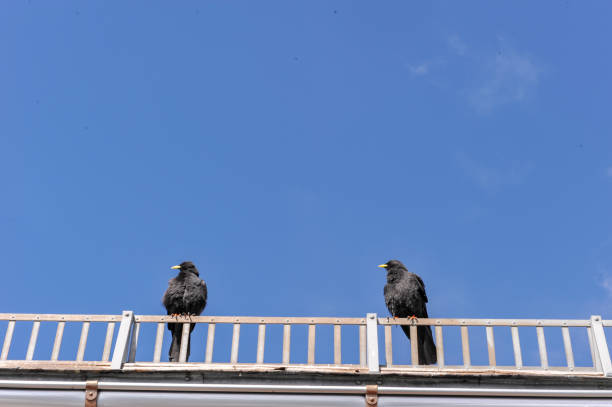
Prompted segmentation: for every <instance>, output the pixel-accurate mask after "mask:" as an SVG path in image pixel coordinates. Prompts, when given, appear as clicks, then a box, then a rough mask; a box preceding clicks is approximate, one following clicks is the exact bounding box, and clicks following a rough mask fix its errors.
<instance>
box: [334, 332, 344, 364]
mask: <svg viewBox="0 0 612 407" xmlns="http://www.w3.org/2000/svg"><path fill="white" fill-rule="evenodd" d="M341 328H342V326H341V325H334V364H336V365H340V364H342V336H341V335H342V331H341Z"/></svg>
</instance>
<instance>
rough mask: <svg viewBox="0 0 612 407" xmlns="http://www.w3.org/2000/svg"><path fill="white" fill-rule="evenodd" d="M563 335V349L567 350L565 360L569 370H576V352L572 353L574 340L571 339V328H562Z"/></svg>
mask: <svg viewBox="0 0 612 407" xmlns="http://www.w3.org/2000/svg"><path fill="white" fill-rule="evenodd" d="M561 334H562V335H563V347H564V348H565V359H566V360H567V368H568V369H569V370H574V368H575V367H576V366H575V364H574V352H573V351H572V340H571V339H570V334H569V328H568V327H566V326H564V327H562V328H561Z"/></svg>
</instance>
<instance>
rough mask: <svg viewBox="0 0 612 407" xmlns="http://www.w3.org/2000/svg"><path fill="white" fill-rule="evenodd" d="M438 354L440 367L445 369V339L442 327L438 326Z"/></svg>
mask: <svg viewBox="0 0 612 407" xmlns="http://www.w3.org/2000/svg"><path fill="white" fill-rule="evenodd" d="M435 331H436V354H437V359H438V367H439V368H440V369H443V368H444V338H443V336H442V327H441V326H436V329H435Z"/></svg>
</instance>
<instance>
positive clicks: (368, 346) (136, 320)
mask: <svg viewBox="0 0 612 407" xmlns="http://www.w3.org/2000/svg"><path fill="white" fill-rule="evenodd" d="M372 315H374V316H373V317H372ZM26 316H27V317H31V318H32V319H30V320H29V321H31V322H33V326H32V333H31V336H30V342H29V344H28V352H27V354H26V358H25V360H13V361H7V359H8V353H9V349H10V345H11V341H12V336H13V330H14V327H15V322H16V321H27V320H28V319H27V318H26ZM119 318H120V317H119V316H107V315H98V316H96V315H93V316H88V315H60V314H57V315H56V314H0V320H2V319H4V320H7V321H8V327H7V330H6V333H5V339H4V345H3V348H2V354H1V355H0V367H4V368H7V367H12V366H19V363H23V366H26V365H27V366H30V367H34V366H36V367H37V368H38V367H40V368H43V369H53V364H52V363H50V362H57V363H58V365H57V366H58V368H59V366H60V364H65V363H76V364H79V363H89V364H90V365H89V366H94V364H99V363H102V362H104V361H108V359H109V356H110V351H111V348H112V345H113V332H114V324H115V322H113V321H117V320H119ZM192 318H193V319H194V322H199V320H197V321H196V318H200V317H192ZM205 319H206V320H208V321H216V322H211V323H209V327H208V338H207V341H206V355H205V363H208V364H211V366H210V367H208V368H210V369H217V368H218V366H226V365H227V366H228V367H232V369H248V367H246V366H247V365H249V364H244V363H243V364H238V348H239V336H240V326H241V324H243V323H247V324H254V323H258V325H259V334H258V343H257V359H256V363H257V365H258V367H261V368H265V367H266V366H272V365H274V364H270V363H268V364H265V363H264V360H263V351H264V349H265V326H266V322H265V321H270V322H269V323H272V324H279V323H281V322H283V325H284V327H283V354H282V363H283V364H284V365H285V366H287V368H288V369H289V368H291V369H295V370H296V371H304V370H313V369H314V370H317V371H318V370H320V371H332V370H334V369H336V370H338V371H340V370H341V369H346V371H350V369H357V371H358V369H359V367H366V366H367V368H368V370H369V371H371V372H378V371H380V362H379V355H378V329H377V326H378V325H379V324H380V325H383V326H384V334H385V356H386V359H387V367H384V369H385V370H384V371H385V372H388V371H394V372H395V371H397V372H401V371H402V369H405V368H406V367H407V366H405V365H394V364H393V356H392V338H391V336H392V335H391V332H392V326H393V325H398V324H404V325H408V326H410V334H411V335H410V336H411V337H412V340H411V356H412V368H417V369H419V370H423V371H431V370H432V369H436V371H448V372H452V373H453V374H456V373H459V372H461V371H463V372H474V371H481V370H483V369H486V368H487V366H486V365H485V366H472V364H471V357H470V347H469V336H468V335H467V334H468V326H481V327H485V328H486V334H487V348H488V352H489V365H488V367H490V368H493V367H496V360H495V357H496V355H495V343H494V338H493V327H494V326H510V327H511V333H512V345H513V350H514V356H515V367H514V368H515V369H520V370H521V371H522V372H542V374H544V371H545V370H546V369H550V371H551V372H556V371H557V370H558V369H559V368H558V367H550V366H549V365H548V354H547V352H548V349H547V348H546V341H545V336H544V330H543V327H544V326H556V327H560V328H561V331H562V334H563V344H564V350H565V354H566V358H567V364H568V367H567V369H569V370H570V371H572V372H573V374H577V375H579V374H586V375H592V374H595V370H593V369H591V370H590V371H589V370H588V369H586V370H585V369H584V368H575V363H574V357H573V350H572V344H571V340H570V335H569V327H579V328H581V329H585V328H587V332H588V333H589V343H590V348H591V351H592V355H593V360H594V364H595V366H596V367H597V370H598V371H600V372H602V373H603V374H606V375H612V363H610V355H609V352H608V350H607V343H606V338H605V333H604V330H603V327H604V326H612V321H601V318H600V317H597V316H594V317H592V318H591V319H590V320H495V319H492V320H484V319H479V320H476V319H466V320H463V319H461V320H460V319H426V318H423V319H419V320H416V321H413V320H409V319H407V318H398V319H397V320H393V319H390V318H380V319H378V318H376V315H375V314H368V315H367V317H366V318H365V319H364V318H329V317H325V318H302V317H300V318H279V317H205ZM41 321H58V322H59V323H58V326H57V331H56V335H55V342H54V344H53V351H52V353H51V359H50V360H47V361H34V360H33V355H34V350H35V347H36V341H37V339H38V329H39V327H40V322H41ZM66 321H70V322H82V323H83V328H82V331H81V339H80V341H79V348H78V350H77V356H76V361H75V362H68V361H61V362H60V361H58V360H57V359H58V356H59V350H60V347H61V342H62V341H61V340H62V335H63V331H64V326H65V322H66ZM91 321H96V322H98V321H100V322H107V323H108V328H107V335H106V340H105V344H104V351H103V355H102V359H101V361H100V362H97V361H96V362H84V361H83V357H84V352H85V346H86V343H87V337H88V336H87V335H88V331H89V326H90V322H91ZM169 321H171V322H174V323H181V324H182V323H183V322H186V321H188V319H186V318H184V317H179V318H178V319H169V317H168V316H134V315H133V313H131V312H130V311H126V312H125V313H124V314H122V316H121V325H120V327H119V333H118V335H117V338H116V339H115V342H116V343H115V350H114V353H113V358H112V363H111V368H112V369H121V368H122V367H123V362H124V361H126V360H127V361H129V362H135V354H136V350H137V345H138V339H139V327H140V323H141V322H145V323H149V322H151V323H157V334H156V337H155V348H154V355H153V358H152V359H150V360H151V361H147V360H145V361H142V362H139V364H143V363H144V364H146V363H151V364H153V363H157V364H160V369H161V368H163V366H162V365H163V363H161V362H160V360H161V349H162V345H163V332H164V327H165V323H166V322H169ZM425 322H428V323H429V324H431V325H432V326H434V331H435V336H436V346H437V356H438V365H437V366H436V367H431V366H423V365H417V362H418V339H417V338H416V334H417V329H416V328H417V326H420V325H428V324H426V323H425ZM216 323H232V324H234V334H233V336H232V345H231V355H230V361H229V363H227V362H224V363H221V364H219V363H214V364H213V363H212V351H213V345H214V333H215V326H216V325H215V324H216ZM296 323H299V324H303V323H306V324H307V325H308V356H307V364H305V363H295V361H294V362H293V363H292V362H291V361H290V360H289V359H290V344H291V326H292V325H294V324H296ZM319 324H328V325H330V324H331V325H334V341H333V346H334V350H333V353H334V356H333V362H334V363H333V365H332V364H329V365H328V364H320V365H315V332H316V326H317V325H319ZM447 324H451V325H455V326H456V325H459V326H460V327H461V339H462V353H463V366H446V365H445V361H444V342H443V336H442V332H443V326H446V325H447ZM538 324H539V325H538ZM342 325H354V326H358V329H359V365H356V364H347V363H345V364H342V355H341V343H342V341H341V330H342ZM521 326H535V327H536V333H537V339H538V350H539V354H540V360H541V366H540V367H537V368H536V367H533V366H527V367H524V366H523V361H522V353H521V347H520V340H519V335H518V333H519V331H518V327H521ZM188 327H189V325H183V329H184V330H185V332H183V334H187V335H188V334H189V331H188ZM126 338H127V339H126ZM126 341H127V345H126ZM187 344H188V341H187V340H185V341H182V346H181V354H182V355H186V348H187ZM529 351H530V352H531V350H529ZM126 353H127V355H126ZM181 360H184V359H181ZM45 362H46V364H45ZM396 363H397V362H396ZM250 365H253V364H252V363H251V364H250ZM62 366H63V365H62ZM83 366H85V365H83ZM100 366H102V367H96V369H99V368H102V369H107V368H108V365H106V367H104V366H103V365H100ZM117 366H118V367H117ZM64 368H65V367H62V369H64ZM74 368H75V369H81V368H82V367H80V366H79V367H77V365H75V367H74ZM389 369H391V370H389ZM508 369H509V367H504V366H501V367H496V369H495V370H494V372H500V371H508ZM539 369H540V370H539ZM567 369H566V370H565V371H566V372H567ZM353 371H355V370H353ZM492 371H493V370H492ZM530 374H531V373H530Z"/></svg>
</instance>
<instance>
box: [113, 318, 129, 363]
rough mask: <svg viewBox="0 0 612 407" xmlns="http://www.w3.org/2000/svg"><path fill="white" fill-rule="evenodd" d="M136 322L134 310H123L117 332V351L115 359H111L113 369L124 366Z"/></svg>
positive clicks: (114, 355) (114, 354) (114, 353)
mask: <svg viewBox="0 0 612 407" xmlns="http://www.w3.org/2000/svg"><path fill="white" fill-rule="evenodd" d="M133 322H134V313H133V312H132V311H123V313H122V314H121V324H120V325H119V332H118V333H117V340H116V342H115V351H114V352H113V360H112V361H111V369H113V370H119V369H121V367H122V366H123V363H124V362H125V360H126V358H127V351H128V345H129V338H130V332H131V331H132V324H133Z"/></svg>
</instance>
